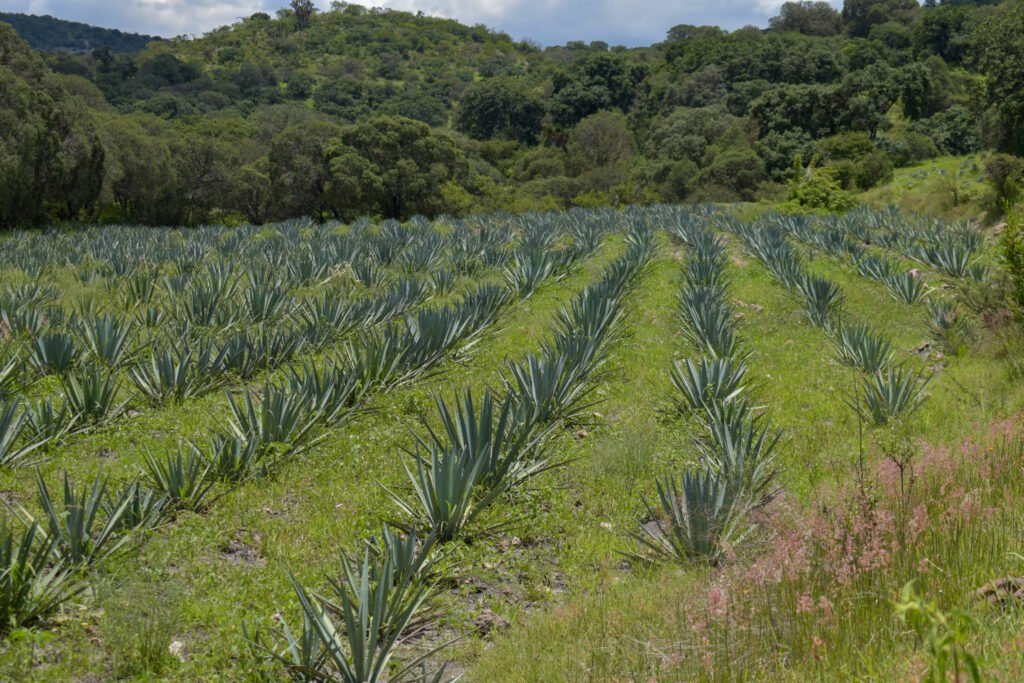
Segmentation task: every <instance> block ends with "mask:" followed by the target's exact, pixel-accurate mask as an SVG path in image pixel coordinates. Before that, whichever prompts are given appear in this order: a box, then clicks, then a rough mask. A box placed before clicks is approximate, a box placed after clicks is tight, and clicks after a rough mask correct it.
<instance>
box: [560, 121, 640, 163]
mask: <svg viewBox="0 0 1024 683" xmlns="http://www.w3.org/2000/svg"><path fill="white" fill-rule="evenodd" d="M565 149H566V152H567V153H568V155H569V164H570V166H572V167H573V168H574V169H575V170H576V171H577V172H578V173H583V172H587V171H592V170H594V169H599V168H603V167H606V166H612V165H615V164H619V163H622V162H624V161H626V160H628V159H629V158H631V157H633V156H635V155H636V142H635V141H634V140H633V133H632V132H630V130H629V125H628V123H627V121H626V117H625V115H624V114H623V113H622V112H601V113H598V114H594V115H592V116H588V117H587V118H585V119H583V120H582V121H580V122H579V123H578V124H577V125H576V127H575V128H573V130H572V133H571V134H570V135H569V141H568V143H567V144H566V146H565Z"/></svg>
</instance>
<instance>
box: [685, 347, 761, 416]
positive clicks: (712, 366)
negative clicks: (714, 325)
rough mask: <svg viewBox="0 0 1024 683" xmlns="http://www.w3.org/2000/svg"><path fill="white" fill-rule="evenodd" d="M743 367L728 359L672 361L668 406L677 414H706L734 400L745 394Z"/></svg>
mask: <svg viewBox="0 0 1024 683" xmlns="http://www.w3.org/2000/svg"><path fill="white" fill-rule="evenodd" d="M746 375H747V364H746V362H745V361H743V360H737V359H732V358H715V359H708V358H701V359H700V360H699V361H697V362H694V361H692V360H690V359H687V360H685V361H684V362H682V363H680V362H678V361H674V362H673V363H672V368H671V369H670V370H669V381H670V382H671V383H672V386H673V387H674V388H675V389H676V392H675V393H674V394H672V396H671V397H670V398H671V401H672V405H673V407H674V409H675V411H676V412H677V413H680V414H690V413H694V412H708V411H709V410H711V409H712V407H713V406H723V405H725V404H727V403H731V402H733V401H735V400H736V399H738V398H739V397H740V396H741V395H742V394H743V392H744V391H745V390H746V385H745V384H744V383H743V381H744V379H745V378H746Z"/></svg>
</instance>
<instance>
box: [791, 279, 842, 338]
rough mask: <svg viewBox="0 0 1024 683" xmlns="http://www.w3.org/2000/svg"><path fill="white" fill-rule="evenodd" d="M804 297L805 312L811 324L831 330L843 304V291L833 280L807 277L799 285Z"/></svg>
mask: <svg viewBox="0 0 1024 683" xmlns="http://www.w3.org/2000/svg"><path fill="white" fill-rule="evenodd" d="M799 289H800V293H801V294H803V296H804V311H805V312H806V313H807V317H808V318H809V319H810V321H811V324H813V325H815V326H817V327H822V328H825V329H829V328H830V327H831V326H832V325H833V324H834V322H835V320H836V318H837V317H838V315H839V311H840V309H841V307H842V304H843V290H842V289H841V288H840V287H839V285H837V284H836V283H834V282H832V281H831V280H826V279H825V278H823V277H819V276H817V275H807V276H805V277H804V278H803V279H802V280H801V281H800V284H799Z"/></svg>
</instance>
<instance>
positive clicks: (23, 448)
mask: <svg viewBox="0 0 1024 683" xmlns="http://www.w3.org/2000/svg"><path fill="white" fill-rule="evenodd" d="M30 424H31V423H30V420H29V411H27V410H24V409H22V407H21V399H17V398H16V399H14V400H13V401H11V402H10V403H8V404H7V405H0V467H25V466H27V465H33V464H36V462H37V461H34V462H30V461H29V460H28V457H29V456H30V455H31V454H32V452H33V451H35V450H36V449H38V448H40V447H42V446H44V445H46V443H47V442H48V441H49V439H47V438H43V437H39V436H34V435H32V434H31V427H30Z"/></svg>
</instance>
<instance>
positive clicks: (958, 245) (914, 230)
mask: <svg viewBox="0 0 1024 683" xmlns="http://www.w3.org/2000/svg"><path fill="white" fill-rule="evenodd" d="M818 220H819V221H820V222H821V223H822V224H823V226H824V227H825V228H826V230H834V231H836V232H838V233H840V234H843V235H848V236H850V237H853V238H855V239H856V240H857V241H858V243H859V244H861V245H878V246H880V247H883V248H886V249H890V250H892V251H896V252H899V253H902V254H904V255H906V256H907V257H909V258H911V259H913V260H915V261H917V262H919V263H922V264H925V265H927V266H930V267H932V268H934V269H936V270H938V271H939V272H941V273H943V274H945V275H948V276H949V277H952V278H966V279H970V280H974V281H978V282H980V281H982V280H984V279H985V278H986V277H987V276H988V269H987V268H986V267H985V265H984V264H982V263H978V262H977V258H976V257H977V254H978V252H979V251H980V250H981V247H982V245H983V243H984V237H983V236H982V234H981V233H980V232H979V231H978V230H976V229H975V228H973V227H972V226H971V225H969V224H965V223H956V222H953V223H951V222H948V221H945V220H943V219H939V218H933V217H926V216H913V215H907V214H904V213H902V212H900V211H899V210H898V209H897V208H895V207H890V208H888V209H886V210H882V211H877V210H873V209H871V208H869V207H866V206H861V207H858V208H856V209H854V210H852V211H850V212H849V213H846V214H842V215H835V216H826V217H821V218H819V219H818Z"/></svg>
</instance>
